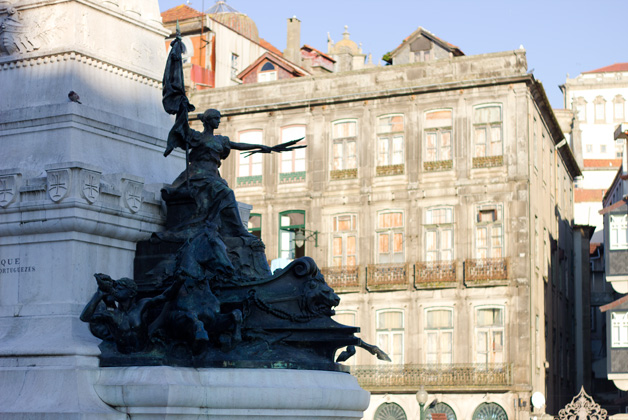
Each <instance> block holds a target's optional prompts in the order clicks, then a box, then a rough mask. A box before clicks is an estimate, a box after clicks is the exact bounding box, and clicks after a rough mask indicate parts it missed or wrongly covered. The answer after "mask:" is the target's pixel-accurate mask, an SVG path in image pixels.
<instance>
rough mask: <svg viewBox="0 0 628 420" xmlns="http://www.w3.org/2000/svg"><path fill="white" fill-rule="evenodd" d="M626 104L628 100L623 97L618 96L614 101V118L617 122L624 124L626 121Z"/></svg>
mask: <svg viewBox="0 0 628 420" xmlns="http://www.w3.org/2000/svg"><path fill="white" fill-rule="evenodd" d="M625 104H626V100H625V99H624V97H623V96H621V95H617V96H615V98H614V99H613V117H614V120H615V122H624V121H625V120H626V119H625V117H624V115H625V114H624V108H625Z"/></svg>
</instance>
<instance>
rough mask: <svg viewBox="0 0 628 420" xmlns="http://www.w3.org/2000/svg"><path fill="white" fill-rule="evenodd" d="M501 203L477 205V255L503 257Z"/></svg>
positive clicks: (479, 256) (481, 257)
mask: <svg viewBox="0 0 628 420" xmlns="http://www.w3.org/2000/svg"><path fill="white" fill-rule="evenodd" d="M502 219H503V217H502V205H501V204H486V205H481V206H478V207H477V213H476V222H475V257H476V258H478V259H484V258H502V257H503V255H504V225H503V220H502Z"/></svg>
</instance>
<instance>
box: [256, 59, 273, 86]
mask: <svg viewBox="0 0 628 420" xmlns="http://www.w3.org/2000/svg"><path fill="white" fill-rule="evenodd" d="M273 80H277V70H276V69H275V66H273V63H271V62H270V61H267V62H266V63H264V65H263V66H262V68H261V70H260V71H259V73H257V81H258V82H260V83H262V82H271V81H273Z"/></svg>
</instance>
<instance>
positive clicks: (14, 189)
mask: <svg viewBox="0 0 628 420" xmlns="http://www.w3.org/2000/svg"><path fill="white" fill-rule="evenodd" d="M2 172H7V171H2ZM2 172H0V207H7V206H8V205H9V204H11V203H12V202H13V201H15V199H16V197H18V196H19V194H18V189H19V186H20V181H21V178H22V174H21V173H19V172H17V171H16V172H15V173H8V174H6V175H3V174H2Z"/></svg>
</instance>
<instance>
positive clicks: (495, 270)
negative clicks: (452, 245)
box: [464, 258, 508, 287]
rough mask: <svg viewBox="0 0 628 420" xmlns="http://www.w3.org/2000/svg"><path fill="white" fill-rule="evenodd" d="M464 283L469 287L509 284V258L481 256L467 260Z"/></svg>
mask: <svg viewBox="0 0 628 420" xmlns="http://www.w3.org/2000/svg"><path fill="white" fill-rule="evenodd" d="M464 283H465V285H466V286H467V287H475V286H480V287H481V286H502V285H507V284H508V259H507V258H479V259H468V260H465V262H464Z"/></svg>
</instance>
